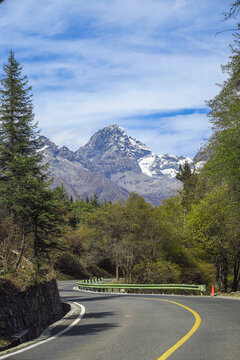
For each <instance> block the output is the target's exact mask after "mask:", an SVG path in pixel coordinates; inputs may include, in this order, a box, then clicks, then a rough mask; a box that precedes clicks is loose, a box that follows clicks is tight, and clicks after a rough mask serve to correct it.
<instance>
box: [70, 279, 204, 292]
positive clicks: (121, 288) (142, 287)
mask: <svg viewBox="0 0 240 360" xmlns="http://www.w3.org/2000/svg"><path fill="white" fill-rule="evenodd" d="M76 284H77V286H78V288H79V289H82V290H92V291H103V292H109V290H110V292H125V293H130V292H132V290H133V291H136V290H137V292H140V293H141V292H142V291H143V293H144V292H145V293H146V291H147V292H148V293H149V292H150V291H153V290H158V292H159V291H162V290H167V291H169V290H172V291H175V290H178V291H179V290H182V292H185V291H192V292H193V293H194V295H195V292H196V291H199V292H200V293H201V295H203V293H204V292H205V291H206V285H194V284H109V283H106V284H104V283H103V278H101V279H93V280H79V281H77V282H76Z"/></svg>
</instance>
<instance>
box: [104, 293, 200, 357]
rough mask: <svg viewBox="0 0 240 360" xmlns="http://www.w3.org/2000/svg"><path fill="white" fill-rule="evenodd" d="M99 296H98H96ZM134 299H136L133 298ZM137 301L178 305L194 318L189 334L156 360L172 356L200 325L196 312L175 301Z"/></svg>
mask: <svg viewBox="0 0 240 360" xmlns="http://www.w3.org/2000/svg"><path fill="white" fill-rule="evenodd" d="M98 296H100V295H98ZM135 298H136V297H135ZM139 299H148V300H149V299H150V300H155V301H165V302H169V303H172V304H175V305H178V306H180V307H182V308H184V309H186V310H188V311H189V312H190V313H192V314H193V315H194V317H195V323H194V325H193V327H192V328H191V330H189V332H188V333H187V334H186V335H185V336H183V337H182V338H181V339H180V340H179V341H178V342H177V343H176V344H175V345H173V346H172V347H171V348H170V349H169V350H167V351H166V352H165V353H164V354H163V355H161V356H160V357H159V358H158V359H157V360H165V359H167V358H168V357H169V356H170V355H172V353H174V352H175V351H176V350H177V349H179V348H180V346H182V345H183V344H184V343H185V342H186V341H187V340H188V339H189V338H190V337H191V336H192V335H193V334H194V333H195V332H196V331H197V329H198V328H199V326H200V324H201V317H200V316H199V315H198V313H197V312H196V311H194V310H193V309H191V308H189V307H187V306H185V305H183V304H180V303H178V302H176V301H171V300H165V299H153V298H147V297H140V298H139Z"/></svg>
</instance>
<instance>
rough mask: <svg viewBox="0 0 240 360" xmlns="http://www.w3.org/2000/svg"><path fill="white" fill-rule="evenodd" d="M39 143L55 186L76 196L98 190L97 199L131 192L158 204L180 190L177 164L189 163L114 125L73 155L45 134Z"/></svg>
mask: <svg viewBox="0 0 240 360" xmlns="http://www.w3.org/2000/svg"><path fill="white" fill-rule="evenodd" d="M42 145H43V146H42V148H41V149H40V150H39V151H41V152H42V154H43V156H44V161H45V162H47V161H48V162H49V165H50V168H49V171H50V173H51V175H52V176H53V177H54V182H53V184H54V186H56V185H59V184H61V183H62V184H63V185H64V187H65V188H66V191H67V192H68V193H69V195H72V196H73V197H74V198H76V197H77V196H78V195H80V196H81V197H84V196H86V195H88V196H89V195H91V194H93V193H94V192H96V193H97V194H98V196H99V198H100V199H101V200H103V199H106V200H108V201H117V199H119V200H125V199H126V198H127V197H128V196H129V192H131V191H135V192H137V193H139V194H140V195H141V196H143V197H144V198H145V199H146V200H147V201H149V202H150V203H152V204H153V205H155V206H157V205H159V204H160V202H161V201H162V200H163V199H164V198H167V197H169V196H171V195H174V194H176V193H177V191H178V190H179V189H180V188H181V183H180V182H179V181H178V180H177V179H176V177H175V175H176V172H177V170H178V167H179V165H180V164H183V163H184V162H185V161H188V162H190V163H192V159H190V158H188V157H186V156H180V157H178V156H175V155H171V154H165V155H157V154H155V153H153V152H152V150H151V149H150V148H149V147H147V146H146V145H145V144H143V143H142V142H141V141H139V140H136V139H134V138H133V137H131V136H128V135H127V133H126V131H125V130H124V129H123V128H122V127H121V126H119V125H117V124H113V125H108V126H106V127H104V128H103V129H101V130H99V131H97V132H96V133H95V134H93V135H92V136H91V138H90V139H89V141H88V142H87V143H86V144H85V145H83V146H81V147H80V148H79V149H78V150H76V151H71V150H69V149H68V148H67V147H66V146H57V145H55V144H54V143H53V142H52V141H50V140H49V139H48V138H46V137H44V136H42ZM90 192H91V193H90Z"/></svg>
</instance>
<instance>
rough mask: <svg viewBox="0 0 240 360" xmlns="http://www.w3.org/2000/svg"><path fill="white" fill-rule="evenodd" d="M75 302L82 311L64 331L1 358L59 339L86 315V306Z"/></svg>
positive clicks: (0, 359)
mask: <svg viewBox="0 0 240 360" xmlns="http://www.w3.org/2000/svg"><path fill="white" fill-rule="evenodd" d="M74 304H76V305H78V306H79V307H80V308H81V312H80V314H79V315H78V317H77V318H76V319H75V320H74V321H73V323H72V324H70V325H68V326H67V327H66V328H65V329H63V330H62V331H60V332H59V333H57V334H56V335H54V336H51V337H49V338H48V339H46V340H42V341H39V342H38V343H36V344H32V345H29V346H27V347H25V348H23V349H20V350H17V351H14V352H12V353H9V354H6V355H3V356H0V360H2V359H6V358H8V357H10V356H13V355H16V354H20V353H22V352H24V351H27V350H30V349H33V348H35V347H37V346H39V345H42V344H46V343H47V342H49V341H52V340H55V339H57V338H58V337H59V336H61V335H63V334H64V333H66V332H67V331H69V330H71V329H72V328H73V327H74V326H75V325H76V324H77V323H78V322H79V321H80V320H81V319H82V317H83V316H84V314H85V312H86V309H85V307H84V306H83V305H82V304H79V303H77V302H74Z"/></svg>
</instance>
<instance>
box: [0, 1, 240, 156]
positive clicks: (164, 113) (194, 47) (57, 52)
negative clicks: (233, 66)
mask: <svg viewBox="0 0 240 360" xmlns="http://www.w3.org/2000/svg"><path fill="white" fill-rule="evenodd" d="M230 2H231V1H227V0H201V1H196V0H68V1H64V0H51V1H49V0H41V1H36V0H21V1H17V0H5V1H4V2H3V3H2V4H0V34H1V36H0V63H1V64H3V63H6V61H7V58H8V55H9V50H10V49H11V48H12V49H13V51H14V52H15V56H16V58H17V59H18V60H19V61H20V62H21V64H22V65H23V73H24V74H25V75H27V76H28V79H29V82H30V84H31V85H32V86H33V95H34V109H35V119H36V121H38V123H39V128H40V129H41V132H42V134H43V135H45V136H48V137H49V138H50V139H51V140H53V141H54V142H55V143H56V144H57V145H63V144H64V145H66V146H68V147H69V148H70V149H71V150H76V149H77V148H78V147H79V146H81V145H83V144H85V143H86V142H87V140H88V139H89V137H90V136H91V135H92V134H93V133H94V132H95V131H97V130H99V129H101V128H102V127H104V126H106V125H109V124H113V123H117V124H119V125H121V126H122V127H124V128H125V129H126V131H127V133H128V134H129V135H131V136H132V137H135V138H137V139H138V140H141V141H142V142H144V143H145V144H146V145H148V146H149V147H151V148H152V150H153V151H154V152H156V153H158V154H164V153H172V154H176V155H187V156H194V154H195V153H196V151H197V150H198V149H199V147H200V146H201V144H202V143H203V142H204V139H207V138H208V137H209V135H210V125H209V121H208V118H207V116H206V113H207V111H208V109H207V107H206V104H205V100H208V99H211V98H212V97H213V96H215V95H216V94H217V93H218V91H219V88H218V87H217V86H216V83H219V82H220V83H221V82H222V81H223V79H224V76H223V74H222V72H221V67H220V65H221V64H225V63H226V62H227V61H228V57H229V55H230V50H229V44H230V43H231V42H232V40H233V38H232V32H231V31H230V32H224V33H222V34H219V35H217V36H215V35H216V33H217V32H218V31H222V30H225V29H229V28H232V27H234V21H228V22H224V21H223V12H226V11H228V9H229V5H230Z"/></svg>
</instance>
